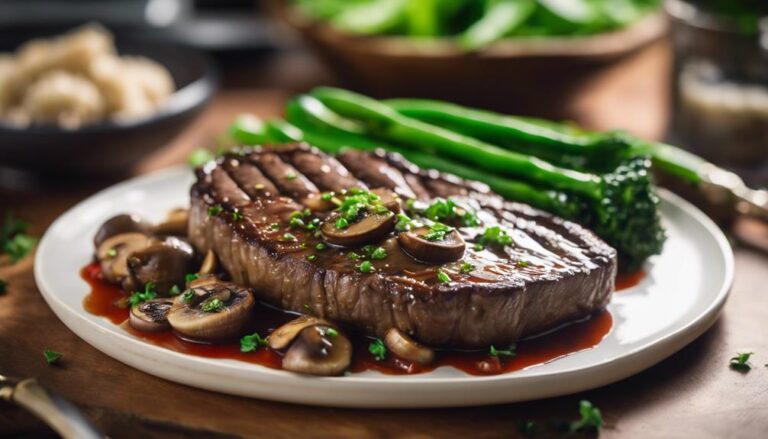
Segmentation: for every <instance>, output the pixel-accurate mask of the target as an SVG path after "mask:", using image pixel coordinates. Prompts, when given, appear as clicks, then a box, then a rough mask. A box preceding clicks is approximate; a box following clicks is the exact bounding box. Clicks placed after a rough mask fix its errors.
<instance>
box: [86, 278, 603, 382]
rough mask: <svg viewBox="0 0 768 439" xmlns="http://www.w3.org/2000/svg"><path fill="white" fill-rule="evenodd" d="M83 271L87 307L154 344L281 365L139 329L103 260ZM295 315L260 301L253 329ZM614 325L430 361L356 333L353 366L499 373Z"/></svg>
mask: <svg viewBox="0 0 768 439" xmlns="http://www.w3.org/2000/svg"><path fill="white" fill-rule="evenodd" d="M81 276H82V277H83V279H85V281H86V282H88V284H89V285H90V286H91V292H90V294H89V295H88V296H86V297H85V299H84V301H83V306H84V307H85V309H86V311H88V312H89V313H91V314H94V315H97V316H102V317H105V318H107V319H109V320H110V321H111V322H113V323H115V324H117V325H119V326H120V327H121V328H122V329H123V330H125V331H126V332H128V333H130V334H132V335H134V336H136V337H138V338H140V339H142V340H145V341H146V342H148V343H152V344H154V345H156V346H160V347H163V348H165V349H170V350H173V351H176V352H180V353H183V354H188V355H196V356H200V357H206V358H222V359H232V360H238V361H244V362H248V363H253V364H259V365H261V366H265V367H269V368H272V369H280V368H281V362H282V354H281V353H280V352H277V351H273V350H271V349H269V348H261V349H259V350H257V351H256V352H250V353H243V352H240V344H239V341H237V340H233V341H230V342H223V343H218V344H205V343H196V342H191V341H187V340H183V339H181V338H179V337H178V336H176V335H175V334H174V333H173V331H166V332H159V333H149V332H141V331H137V330H135V329H133V328H132V327H131V326H130V324H129V323H128V315H129V310H128V309H127V308H124V307H120V306H118V304H117V303H118V302H120V301H121V299H123V298H124V297H125V294H124V293H123V292H122V291H121V290H120V288H119V287H117V286H115V285H111V284H108V283H106V282H105V281H104V280H103V279H102V278H101V269H100V267H99V264H97V263H93V264H90V265H87V266H85V267H84V268H83V269H82V271H81ZM123 302H124V300H123ZM294 318H296V315H295V314H292V313H288V312H285V311H282V310H279V309H276V308H273V307H270V306H267V305H263V304H260V305H258V306H257V307H256V311H255V315H254V319H253V320H254V323H253V328H252V329H251V330H250V331H249V333H252V332H258V333H259V334H260V335H262V336H267V335H268V334H270V333H271V332H272V330H274V329H275V328H277V327H278V326H280V325H282V324H283V323H286V322H288V321H290V320H292V319H294ZM612 327H613V319H612V317H611V315H610V313H608V312H607V311H604V312H600V313H597V314H595V315H593V316H591V317H589V318H587V319H584V320H581V321H578V322H575V323H571V324H568V325H566V326H565V327H561V328H558V329H557V330H554V331H550V332H547V333H546V334H543V335H539V336H537V337H534V338H529V339H526V340H522V341H520V342H518V343H517V349H516V352H517V355H515V356H514V357H505V356H499V357H492V356H490V355H489V354H488V351H487V350H477V351H461V350H438V351H437V352H436V354H437V355H436V357H435V362H434V363H433V364H431V365H429V366H420V365H418V364H414V363H410V362H408V361H404V360H401V359H399V358H397V357H395V356H394V355H388V356H387V358H386V359H384V360H383V361H377V360H376V359H375V358H374V357H373V355H372V354H371V353H370V352H368V345H369V343H370V342H371V339H370V338H369V337H365V336H363V335H360V334H354V333H352V334H349V335H350V339H351V340H352V343H353V346H354V354H353V357H352V365H351V367H350V370H351V371H352V372H363V371H367V370H376V371H379V372H381V373H384V374H388V375H405V374H417V373H424V372H429V371H431V370H434V369H436V368H438V367H441V366H452V367H454V368H456V369H459V370H462V371H464V372H466V373H468V374H470V375H496V374H500V373H505V372H512V371H516V370H521V369H525V368H527V367H531V366H535V365H539V364H543V363H547V362H550V361H553V360H556V359H558V358H561V357H564V356H567V355H569V354H572V353H575V352H579V351H582V350H585V349H590V348H593V347H595V346H596V345H597V344H598V343H600V341H602V340H603V338H605V336H606V335H608V333H610V331H611V329H612ZM244 335H245V334H244ZM497 347H498V348H499V349H505V348H506V347H504V346H497Z"/></svg>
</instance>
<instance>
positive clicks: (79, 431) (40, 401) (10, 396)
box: [0, 375, 104, 439]
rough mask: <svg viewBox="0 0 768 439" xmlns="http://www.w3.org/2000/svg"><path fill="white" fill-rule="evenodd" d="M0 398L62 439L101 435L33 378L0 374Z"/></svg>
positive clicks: (88, 437)
mask: <svg viewBox="0 0 768 439" xmlns="http://www.w3.org/2000/svg"><path fill="white" fill-rule="evenodd" d="M0 399H2V400H4V401H7V402H10V403H13V404H16V405H18V406H20V407H23V408H25V409H27V410H29V411H30V412H32V413H33V414H34V415H35V416H37V417H38V418H40V419H42V420H43V421H44V422H45V423H46V424H48V426H49V427H51V428H52V429H53V430H54V431H55V432H56V433H58V434H59V435H61V437H63V438H64V439H96V438H103V437H104V435H103V434H101V433H100V432H99V430H98V429H96V427H94V426H93V424H92V423H91V422H90V421H89V420H88V419H86V418H85V417H84V416H83V415H82V413H80V410H79V409H78V408H77V407H75V406H74V405H73V404H72V403H71V402H69V401H67V400H66V399H64V398H62V397H61V396H59V395H57V394H55V393H53V392H51V391H49V390H47V389H46V388H45V387H43V386H42V385H41V384H40V383H39V382H38V381H37V380H36V379H34V378H9V377H6V376H3V375H0Z"/></svg>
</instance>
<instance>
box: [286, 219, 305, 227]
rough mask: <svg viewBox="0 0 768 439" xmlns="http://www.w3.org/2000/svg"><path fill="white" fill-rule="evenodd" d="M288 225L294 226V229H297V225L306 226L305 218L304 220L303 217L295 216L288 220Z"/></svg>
mask: <svg viewBox="0 0 768 439" xmlns="http://www.w3.org/2000/svg"><path fill="white" fill-rule="evenodd" d="M288 227H290V228H292V229H295V228H297V227H304V220H302V219H301V218H299V217H293V218H291V220H290V221H289V222H288Z"/></svg>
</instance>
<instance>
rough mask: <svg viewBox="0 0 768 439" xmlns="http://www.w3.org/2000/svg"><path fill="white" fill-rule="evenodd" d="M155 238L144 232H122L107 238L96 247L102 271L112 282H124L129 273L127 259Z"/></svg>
mask: <svg viewBox="0 0 768 439" xmlns="http://www.w3.org/2000/svg"><path fill="white" fill-rule="evenodd" d="M153 242H155V241H154V239H152V238H150V237H149V236H147V235H145V234H143V233H136V232H133V233H121V234H118V235H114V236H111V237H109V238H107V239H105V240H104V241H103V242H102V243H101V244H100V245H99V247H98V248H97V249H96V259H98V260H99V262H101V272H102V274H103V276H104V278H105V279H106V280H108V281H110V282H122V281H123V280H124V279H126V278H127V277H128V275H129V272H128V264H127V260H128V257H129V256H130V255H132V254H133V253H134V252H137V251H139V250H143V249H144V248H146V247H148V246H149V245H150V244H152V243H153Z"/></svg>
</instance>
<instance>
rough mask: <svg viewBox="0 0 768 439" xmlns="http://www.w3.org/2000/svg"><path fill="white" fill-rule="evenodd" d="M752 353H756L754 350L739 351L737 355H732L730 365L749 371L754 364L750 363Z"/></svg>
mask: <svg viewBox="0 0 768 439" xmlns="http://www.w3.org/2000/svg"><path fill="white" fill-rule="evenodd" d="M752 355H754V352H739V353H737V354H736V356H735V357H731V361H730V363H728V365H729V366H730V367H731V369H733V370H738V371H739V372H749V371H750V370H751V369H752V365H751V364H749V357H751V356H752Z"/></svg>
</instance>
